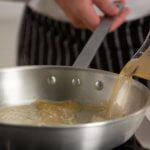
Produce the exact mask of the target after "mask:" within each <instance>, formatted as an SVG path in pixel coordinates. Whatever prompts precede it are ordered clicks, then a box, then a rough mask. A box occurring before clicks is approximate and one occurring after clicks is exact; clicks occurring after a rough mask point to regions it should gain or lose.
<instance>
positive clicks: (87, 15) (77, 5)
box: [55, 0, 129, 31]
mask: <svg viewBox="0 0 150 150" xmlns="http://www.w3.org/2000/svg"><path fill="white" fill-rule="evenodd" d="M55 1H56V2H57V3H58V5H59V6H60V7H61V8H62V10H63V11H64V13H65V14H66V16H67V17H68V18H69V20H70V22H71V23H72V24H73V25H74V26H75V27H77V28H87V29H89V30H92V31H93V30H94V29H95V28H96V27H97V26H98V25H99V24H100V22H101V18H100V17H99V16H97V14H96V12H95V10H94V8H93V4H96V5H97V6H98V7H99V8H100V9H101V10H102V11H103V12H104V14H106V15H109V16H114V15H117V14H118V13H119V8H117V6H116V5H115V4H114V3H113V0H82V2H81V0H71V1H70V0H55ZM117 1H121V2H124V1H125V0H117ZM128 12H129V11H128V9H127V8H126V9H124V10H123V11H122V12H121V14H120V15H119V17H118V18H116V20H115V22H114V23H113V26H112V27H111V31H113V30H115V29H116V28H117V27H118V26H119V25H121V24H122V23H123V21H124V20H125V18H126V16H127V14H128Z"/></svg>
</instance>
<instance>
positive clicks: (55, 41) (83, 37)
mask: <svg viewBox="0 0 150 150" xmlns="http://www.w3.org/2000/svg"><path fill="white" fill-rule="evenodd" d="M149 29H150V16H147V17H145V18H141V19H139V20H135V21H132V22H127V23H125V24H123V25H122V26H121V27H120V28H119V29H118V30H116V31H115V32H113V33H110V34H108V36H107V38H106V39H105V40H104V42H103V44H102V46H101V47H100V48H99V51H98V52H97V54H96V56H95V58H94V60H93V61H92V63H91V65H90V67H91V68H96V69H103V70H108V71H112V72H116V73H119V72H120V70H121V68H122V67H123V66H124V64H125V63H126V62H127V61H128V60H129V59H130V58H131V56H132V55H133V54H134V53H135V52H136V50H138V48H139V47H140V46H141V44H142V43H143V41H144V39H145V37H146V35H147V33H148V31H149ZM90 35H91V32H90V31H88V30H80V29H76V28H74V27H73V26H72V25H70V24H69V23H63V22H59V21H56V20H53V19H50V18H48V17H46V16H43V15H41V14H38V13H36V12H34V11H32V10H31V9H30V8H29V7H26V9H25V14H24V17H23V21H22V26H21V30H20V35H19V47H18V65H67V66H69V65H72V64H73V62H74V61H75V59H76V58H77V56H78V55H79V53H80V51H81V50H82V48H83V46H84V45H85V43H86V42H87V40H88V38H89V37H90ZM91 50H92V49H91ZM145 84H146V82H145Z"/></svg>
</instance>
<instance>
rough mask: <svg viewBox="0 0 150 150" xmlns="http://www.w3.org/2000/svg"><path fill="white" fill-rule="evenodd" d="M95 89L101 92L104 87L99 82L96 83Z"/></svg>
mask: <svg viewBox="0 0 150 150" xmlns="http://www.w3.org/2000/svg"><path fill="white" fill-rule="evenodd" d="M95 87H96V89H97V90H102V89H103V87H104V85H103V83H102V82H101V81H96V83H95Z"/></svg>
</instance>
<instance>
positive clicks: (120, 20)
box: [110, 8, 130, 32]
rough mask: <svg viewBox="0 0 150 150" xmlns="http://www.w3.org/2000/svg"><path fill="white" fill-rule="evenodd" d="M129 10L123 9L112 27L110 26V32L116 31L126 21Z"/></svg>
mask: <svg viewBox="0 0 150 150" xmlns="http://www.w3.org/2000/svg"><path fill="white" fill-rule="evenodd" d="M129 12H130V10H129V9H128V8H124V9H123V10H122V12H121V13H120V15H119V16H118V17H117V18H116V19H115V21H114V23H113V25H112V26H111V29H110V32H112V31H114V30H115V29H117V28H118V27H119V26H120V25H121V24H122V23H123V22H124V20H125V19H126V17H127V15H128V14H129Z"/></svg>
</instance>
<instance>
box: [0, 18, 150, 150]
mask: <svg viewBox="0 0 150 150" xmlns="http://www.w3.org/2000/svg"><path fill="white" fill-rule="evenodd" d="M107 21H108V20H107ZM108 27H109V26H107V28H106V30H108ZM98 30H100V29H98ZM106 30H105V31H106ZM95 35H96V36H98V34H94V37H96V36H95ZM87 51H88V50H87ZM87 51H86V52H87ZM80 56H82V54H81V55H80ZM92 57H93V56H92ZM79 58H80V57H79ZM82 58H83V57H82ZM89 59H91V58H89ZM80 60H81V59H79V60H77V61H76V62H75V65H74V66H75V67H60V66H31V67H20V68H12V69H2V70H0V107H2V106H12V105H13V106H14V105H20V104H26V103H30V102H32V101H33V100H35V99H50V100H56V101H62V100H67V99H69V100H70V99H71V100H74V101H80V102H82V103H87V102H88V103H99V102H100V101H101V102H103V101H105V100H107V99H108V97H109V96H110V93H111V90H112V84H113V83H114V80H115V79H116V76H117V75H116V74H113V73H110V72H106V71H102V70H94V69H86V68H85V67H86V66H87V65H88V63H89V62H86V63H85V64H83V63H84V62H85V61H86V59H85V60H84V61H83V63H82V60H83V59H82V60H81V61H80ZM80 64H81V67H83V68H85V69H83V68H79V66H80ZM149 96H150V92H149V89H148V88H146V87H145V86H144V85H142V84H141V83H139V82H136V81H135V82H133V83H132V87H131V91H130V94H129V99H130V101H128V104H127V106H128V107H127V116H125V117H122V118H118V119H115V120H108V121H103V122H98V123H89V124H78V125H60V126H49V127H37V126H27V125H12V124H2V123H1V124H0V149H2V150H5V149H8V150H105V149H112V148H114V147H116V146H118V145H120V144H122V143H124V142H125V141H127V140H128V139H129V138H130V137H131V136H132V135H133V134H134V133H135V131H136V130H137V129H138V127H139V126H140V124H141V123H142V120H143V118H144V115H145V114H144V113H145V110H146V107H147V106H148V101H149Z"/></svg>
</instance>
